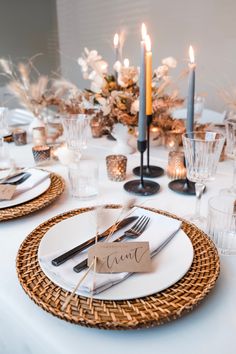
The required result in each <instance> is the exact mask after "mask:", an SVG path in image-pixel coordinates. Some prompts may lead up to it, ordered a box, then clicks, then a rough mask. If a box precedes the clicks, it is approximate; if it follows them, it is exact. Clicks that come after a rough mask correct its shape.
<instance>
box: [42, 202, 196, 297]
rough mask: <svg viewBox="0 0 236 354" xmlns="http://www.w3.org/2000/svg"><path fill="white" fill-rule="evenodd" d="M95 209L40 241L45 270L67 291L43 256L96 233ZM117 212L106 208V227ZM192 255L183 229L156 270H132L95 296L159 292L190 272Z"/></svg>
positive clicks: (158, 259)
mask: <svg viewBox="0 0 236 354" xmlns="http://www.w3.org/2000/svg"><path fill="white" fill-rule="evenodd" d="M92 213H93V212H86V213H82V214H79V215H76V216H74V217H71V218H69V219H66V220H63V221H61V222H60V223H58V224H56V225H54V226H53V227H52V228H51V229H50V230H48V231H47V233H46V234H45V235H44V237H43V238H42V240H41V242H40V245H39V250H38V258H39V263H40V266H41V268H42V270H43V272H44V273H45V274H46V276H47V277H48V278H49V279H50V280H51V281H52V282H53V283H54V284H56V285H58V286H60V287H61V288H63V289H65V290H68V291H71V289H69V288H66V287H65V285H64V284H63V283H60V280H58V279H57V278H56V277H55V276H54V275H53V273H52V272H49V271H48V269H47V267H45V263H44V262H40V258H43V257H45V256H48V255H50V254H54V253H55V252H58V250H60V249H64V250H65V249H70V248H73V247H75V246H77V245H78V244H80V243H82V242H84V241H86V240H87V239H88V238H90V237H91V236H92V235H94V225H93V218H94V216H93V215H92ZM117 213H118V211H117V210H115V209H109V210H107V215H108V217H107V218H106V225H104V230H105V229H106V228H107V227H108V226H110V225H111V224H112V223H113V222H114V220H115V215H117ZM134 215H135V213H134ZM75 236H76V237H75ZM117 236H118V233H117ZM193 255H194V251H193V246H192V243H191V241H190V239H189V238H188V236H187V235H186V234H185V233H184V232H183V231H182V230H180V231H179V232H178V233H177V234H176V236H175V237H174V238H173V239H172V240H171V242H170V243H169V244H168V245H167V246H166V247H165V248H164V249H163V250H162V251H161V252H160V253H159V254H158V255H156V256H155V257H153V259H152V262H153V265H154V267H153V268H154V271H153V272H151V273H136V274H133V275H131V276H130V277H129V278H127V279H126V280H124V281H123V282H121V283H119V284H117V285H114V286H112V287H110V288H109V289H107V290H105V291H103V292H101V293H100V294H97V295H94V296H93V297H94V298H95V299H101V300H128V299H134V298H140V297H144V296H148V295H151V294H154V293H157V292H160V291H162V290H164V289H166V288H168V287H170V286H171V285H173V284H175V283H176V282H177V281H178V280H180V279H181V278H182V277H183V276H184V275H185V274H186V273H187V271H188V270H189V268H190V267H191V264H192V261H193ZM79 294H80V295H83V296H88V294H85V293H83V292H79Z"/></svg>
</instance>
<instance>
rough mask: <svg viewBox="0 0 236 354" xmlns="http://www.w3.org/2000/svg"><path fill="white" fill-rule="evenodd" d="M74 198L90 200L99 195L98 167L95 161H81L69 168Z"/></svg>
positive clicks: (71, 190)
mask: <svg viewBox="0 0 236 354" xmlns="http://www.w3.org/2000/svg"><path fill="white" fill-rule="evenodd" d="M68 176H69V182H70V192H71V196H72V197H76V198H80V199H88V198H92V197H95V196H96V195H97V194H98V166H97V163H96V162H95V161H91V160H80V161H78V162H74V163H72V164H70V165H69V167H68Z"/></svg>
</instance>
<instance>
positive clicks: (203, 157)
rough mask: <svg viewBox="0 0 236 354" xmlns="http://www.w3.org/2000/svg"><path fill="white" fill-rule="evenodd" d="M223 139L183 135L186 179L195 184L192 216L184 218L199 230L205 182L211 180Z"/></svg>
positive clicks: (207, 134) (213, 135)
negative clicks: (194, 201)
mask: <svg viewBox="0 0 236 354" xmlns="http://www.w3.org/2000/svg"><path fill="white" fill-rule="evenodd" d="M224 141H225V137H224V136H223V135H222V134H220V133H216V132H198V131H194V132H190V133H188V134H184V135H183V146H184V153H185V160H186V168H187V178H188V179H189V180H190V181H192V182H195V190H196V206H195V213H194V214H193V215H189V216H186V218H187V219H188V220H190V221H192V222H193V223H195V224H196V225H198V226H199V227H201V228H204V226H205V222H206V219H205V218H204V217H203V216H202V215H201V214H200V206H201V197H202V194H203V191H204V189H205V184H206V182H207V181H210V180H213V179H214V177H215V174H216V169H217V164H218V162H219V159H220V154H221V151H222V148H223V145H224Z"/></svg>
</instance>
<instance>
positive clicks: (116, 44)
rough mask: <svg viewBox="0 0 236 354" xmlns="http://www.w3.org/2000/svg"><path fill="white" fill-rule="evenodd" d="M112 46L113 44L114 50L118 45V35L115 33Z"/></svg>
mask: <svg viewBox="0 0 236 354" xmlns="http://www.w3.org/2000/svg"><path fill="white" fill-rule="evenodd" d="M113 44H114V47H115V48H117V47H118V44H119V34H118V33H116V34H115V35H114V39H113Z"/></svg>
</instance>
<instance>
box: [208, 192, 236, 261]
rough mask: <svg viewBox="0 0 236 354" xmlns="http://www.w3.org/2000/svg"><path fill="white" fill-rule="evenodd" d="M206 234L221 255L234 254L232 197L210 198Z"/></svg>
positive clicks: (235, 234) (235, 210)
mask: <svg viewBox="0 0 236 354" xmlns="http://www.w3.org/2000/svg"><path fill="white" fill-rule="evenodd" d="M207 232H208V234H209V236H210V237H211V238H212V240H213V242H214V243H215V245H216V246H217V248H218V250H219V252H220V253H221V254H224V255H230V254H236V201H235V199H234V198H233V197H231V196H222V195H219V196H216V197H212V198H210V200H209V202H208V217H207Z"/></svg>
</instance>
